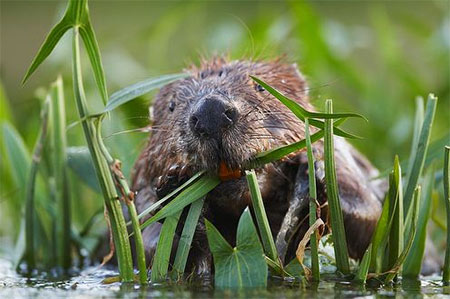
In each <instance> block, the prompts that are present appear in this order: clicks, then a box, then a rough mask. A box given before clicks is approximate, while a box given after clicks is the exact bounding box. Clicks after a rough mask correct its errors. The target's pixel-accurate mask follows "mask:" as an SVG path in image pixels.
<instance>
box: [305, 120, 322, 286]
mask: <svg viewBox="0 0 450 299" xmlns="http://www.w3.org/2000/svg"><path fill="white" fill-rule="evenodd" d="M305 140H306V154H307V155H308V180H309V198H310V199H309V226H312V225H313V224H314V223H315V222H316V218H317V217H316V213H317V209H318V206H317V204H316V200H317V188H316V170H315V167H314V155H313V151H312V145H311V137H310V133H309V119H308V118H306V119H305ZM309 244H310V247H311V270H312V277H313V279H314V281H319V280H320V269H319V250H318V245H319V244H318V234H317V232H314V233H313V234H312V235H311V239H310V242H309Z"/></svg>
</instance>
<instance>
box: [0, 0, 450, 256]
mask: <svg viewBox="0 0 450 299" xmlns="http://www.w3.org/2000/svg"><path fill="white" fill-rule="evenodd" d="M0 5H1V10H0V14H1V15H0V22H1V26H0V30H1V34H0V37H1V42H0V54H1V61H0V74H1V85H2V91H1V94H0V96H1V99H0V121H4V120H8V121H9V122H11V123H12V124H13V126H14V127H15V128H16V129H17V130H18V132H19V133H20V134H21V135H22V136H23V138H24V141H25V143H26V145H27V147H28V148H29V149H30V150H31V148H32V146H33V144H34V142H35V139H36V137H37V134H38V130H39V123H40V119H39V109H40V104H41V102H42V100H40V99H42V97H43V95H44V94H45V90H46V89H47V88H48V86H49V84H50V82H53V81H54V80H55V79H56V77H57V75H58V74H62V76H63V79H64V83H65V89H66V103H67V114H68V115H67V121H68V123H69V124H71V123H74V122H75V121H76V120H77V113H76V109H75V106H74V100H73V98H72V87H71V84H72V82H71V69H70V65H71V64H70V61H71V38H70V35H71V32H68V33H66V35H65V37H64V38H63V41H62V43H61V44H60V45H58V46H57V48H56V49H55V51H54V52H53V53H52V54H51V56H50V57H49V60H48V61H46V62H45V63H44V64H43V65H42V66H41V67H40V68H39V70H38V71H37V72H36V73H35V74H34V75H33V76H32V77H31V79H30V80H29V81H28V83H27V84H26V85H25V86H22V85H21V80H22V78H23V76H24V74H25V72H26V69H27V67H28V66H29V65H30V63H31V60H32V58H33V57H34V55H35V53H36V52H37V50H38V48H39V46H40V44H41V43H42V41H43V40H44V37H45V36H46V34H47V32H48V31H49V29H50V28H51V26H52V25H53V24H55V23H56V21H57V20H58V19H59V18H60V17H61V14H62V13H63V11H64V8H65V6H66V3H65V1H5V0H2V1H1V2H0ZM89 5H90V12H91V18H92V22H93V25H94V29H95V30H96V34H97V39H98V42H99V46H100V51H101V53H102V59H103V64H104V68H105V72H106V78H107V84H108V90H109V93H110V94H111V93H112V92H114V91H116V90H118V89H120V88H122V87H125V86H127V85H129V84H132V83H135V82H137V81H140V80H143V79H145V78H147V77H150V76H152V75H160V74H166V73H176V72H180V70H182V69H183V68H184V67H187V66H189V65H190V64H191V63H197V62H198V61H199V59H200V57H202V56H203V57H208V56H211V55H213V54H224V53H225V54H228V55H229V56H230V57H231V58H232V59H251V58H252V59H271V58H275V57H279V56H282V55H286V58H287V59H288V60H289V61H292V62H296V63H297V64H298V66H299V68H300V70H301V71H302V72H303V73H304V74H305V75H306V77H307V78H308V81H309V86H310V88H311V90H310V95H311V100H312V102H313V103H314V104H315V105H316V107H317V108H318V109H322V108H323V103H324V101H325V99H328V98H332V99H333V100H334V105H335V110H336V111H351V112H357V113H361V114H363V115H365V116H366V117H367V118H368V119H369V123H364V122H362V121H360V120H352V121H349V122H348V123H347V124H346V127H347V129H349V130H350V131H351V132H354V133H355V134H358V135H360V136H363V137H364V139H363V140H356V141H355V140H354V141H352V143H353V144H354V145H355V146H356V147H357V148H358V149H359V150H360V151H362V152H363V153H364V154H365V155H366V156H367V157H368V158H369V159H370V160H371V161H372V162H373V163H374V164H375V165H376V166H377V167H378V168H380V169H382V170H384V169H386V168H388V167H390V166H391V165H392V162H393V159H394V155H395V154H399V156H400V158H401V159H402V160H407V158H408V153H409V150H410V142H411V138H412V126H413V120H414V110H415V107H414V105H415V104H414V103H415V97H416V96H418V95H422V96H424V97H425V98H426V96H427V94H428V93H429V92H433V93H435V94H436V95H437V96H438V98H439V102H438V108H437V114H436V119H435V123H434V127H433V133H432V141H433V140H437V139H439V138H441V137H442V136H444V135H445V134H448V133H449V128H450V100H449V86H450V83H449V82H450V55H449V53H450V49H449V48H450V1H393V2H387V1H383V2H366V1H320V2H284V1H247V2H245V1H242V2H239V1H223V2H219V1H183V2H176V1H161V2H159V1H90V3H89ZM84 63H85V66H86V68H85V69H86V72H85V79H86V85H85V87H86V90H87V96H88V99H90V102H91V103H92V107H91V108H92V109H91V110H92V111H95V110H99V109H100V108H101V107H100V106H99V103H101V101H100V99H99V94H98V93H97V89H96V86H95V83H94V80H93V77H92V74H91V72H90V70H89V66H88V60H87V58H86V57H84ZM151 98H152V95H148V96H146V97H145V98H142V99H139V100H137V101H134V102H131V103H129V104H127V105H125V106H123V107H121V108H120V109H118V111H116V112H114V113H112V115H111V116H110V118H109V119H108V120H107V121H106V122H105V125H104V126H105V131H106V132H105V133H104V136H105V137H107V139H106V141H107V144H108V145H109V146H110V147H111V149H112V152H113V153H114V154H115V155H116V157H118V158H119V159H121V160H122V161H123V162H124V172H125V173H129V170H130V168H131V166H132V163H133V161H134V159H136V157H137V155H138V154H139V151H140V149H141V146H142V145H143V143H144V142H145V139H146V134H142V133H129V134H120V135H112V134H114V133H117V132H121V131H123V130H130V129H136V128H140V127H143V126H145V125H146V124H147V111H148V108H147V107H148V104H149V102H150V101H151ZM447 136H448V135H447ZM68 142H69V145H70V146H77V145H83V144H84V139H83V135H82V132H81V128H80V126H77V125H75V126H73V127H72V128H70V129H69V130H68ZM1 153H2V157H1V160H0V163H1V164H0V167H1V191H0V242H1V243H2V245H3V244H11V241H12V240H14V239H15V238H16V236H17V234H18V231H19V225H20V212H18V210H19V211H20V206H21V202H22V201H23V193H22V191H23V190H22V189H21V188H17V186H14V185H13V184H12V183H11V179H10V178H9V172H10V170H9V168H11V167H14V166H13V165H9V164H8V161H5V157H4V153H3V152H1ZM71 182H72V196H71V198H72V201H73V202H74V208H73V215H74V224H75V226H77V227H78V229H81V228H82V227H83V226H84V224H85V223H86V221H87V219H88V218H89V217H90V215H92V214H93V213H94V212H95V211H96V210H98V209H99V208H101V205H102V200H101V198H100V196H96V195H95V193H94V192H93V191H92V190H90V189H89V188H88V187H87V186H84V185H83V184H81V183H79V181H78V178H77V177H76V176H75V175H73V174H72V177H71ZM103 225H104V224H103ZM2 247H3V248H0V251H2V250H6V249H5V247H6V246H2Z"/></svg>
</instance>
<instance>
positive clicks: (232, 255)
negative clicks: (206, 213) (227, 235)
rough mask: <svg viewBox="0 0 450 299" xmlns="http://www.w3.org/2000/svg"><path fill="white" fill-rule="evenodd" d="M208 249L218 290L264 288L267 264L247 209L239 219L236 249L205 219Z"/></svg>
mask: <svg viewBox="0 0 450 299" xmlns="http://www.w3.org/2000/svg"><path fill="white" fill-rule="evenodd" d="M205 222H206V233H207V236H208V243H209V248H210V250H211V252H212V254H213V258H214V269H215V273H214V284H215V286H216V287H218V288H233V289H236V288H245V287H247V288H248V287H265V286H266V285H267V275H268V270H267V264H266V261H265V258H264V254H263V249H262V247H261V243H260V242H259V239H258V233H257V232H256V228H255V226H254V224H253V221H252V216H251V215H250V211H249V209H248V208H247V209H245V211H244V212H243V213H242V216H241V218H240V219H239V224H238V229H237V238H236V247H235V248H232V247H231V246H230V244H228V242H227V241H226V240H225V239H224V238H223V237H222V235H221V234H220V232H219V231H218V230H217V229H216V228H215V227H214V225H213V224H212V223H211V222H209V221H208V220H205Z"/></svg>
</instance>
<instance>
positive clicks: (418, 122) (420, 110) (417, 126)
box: [406, 97, 424, 181]
mask: <svg viewBox="0 0 450 299" xmlns="http://www.w3.org/2000/svg"><path fill="white" fill-rule="evenodd" d="M423 116H424V104H423V98H422V97H417V98H416V115H415V116H414V131H413V140H412V143H411V150H410V154H409V160H408V168H407V169H408V171H407V173H408V174H410V173H411V170H412V168H413V165H414V157H415V156H416V154H417V148H418V145H419V137H420V130H421V129H422V123H423ZM406 181H408V178H406Z"/></svg>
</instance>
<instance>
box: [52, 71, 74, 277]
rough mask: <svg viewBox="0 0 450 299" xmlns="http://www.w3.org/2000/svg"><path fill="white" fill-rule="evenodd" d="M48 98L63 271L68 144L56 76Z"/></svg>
mask: <svg viewBox="0 0 450 299" xmlns="http://www.w3.org/2000/svg"><path fill="white" fill-rule="evenodd" d="M50 99H51V106H50V107H51V109H50V110H51V111H50V114H51V116H50V117H51V124H52V126H51V136H50V137H51V142H50V144H51V153H52V154H51V157H50V159H51V164H52V166H53V167H51V171H52V176H53V177H54V181H55V195H56V200H57V202H56V206H57V207H58V212H57V217H56V218H57V219H56V220H57V221H56V228H55V229H56V232H57V240H56V243H57V245H58V246H57V247H58V263H59V265H60V266H62V268H63V269H69V268H70V266H71V264H72V261H71V248H70V235H71V229H70V226H71V212H70V198H69V189H68V188H69V186H68V177H67V167H66V165H67V149H66V147H67V141H66V109H65V102H64V91H63V82H62V79H61V77H59V78H58V79H57V80H56V82H55V83H53V84H52V86H51V88H50Z"/></svg>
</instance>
